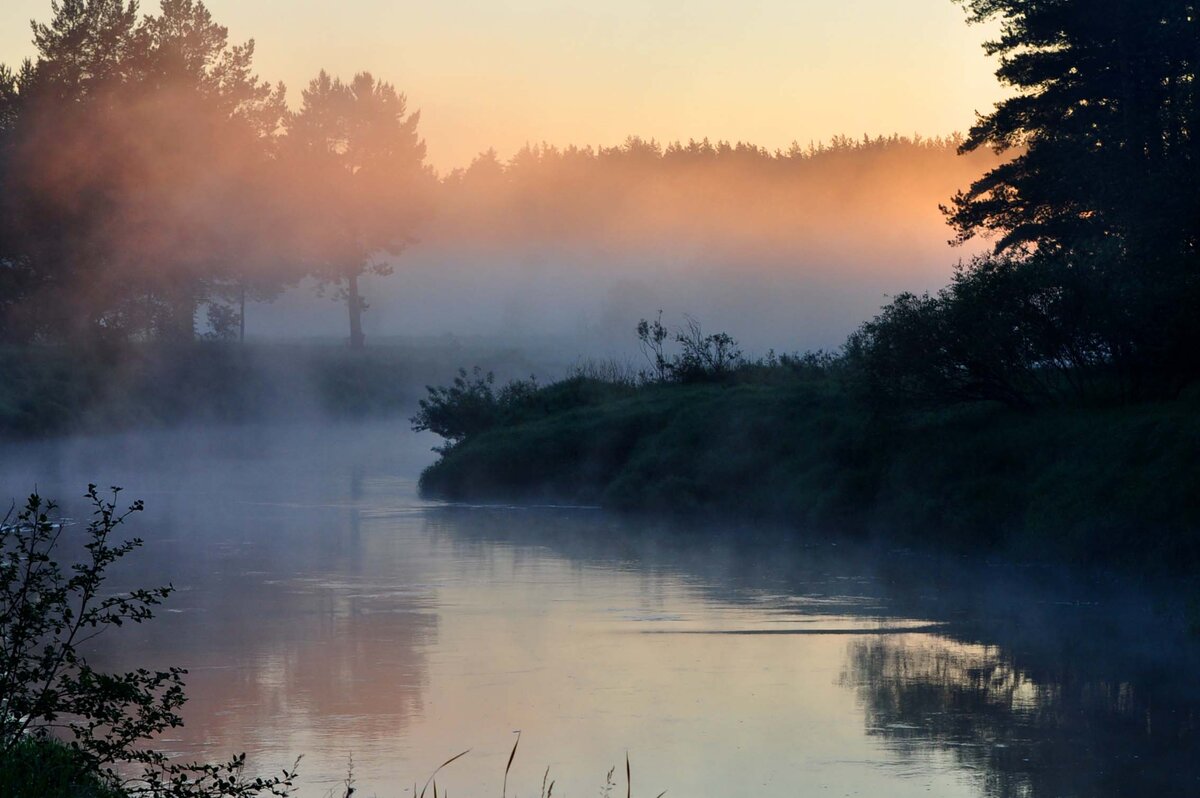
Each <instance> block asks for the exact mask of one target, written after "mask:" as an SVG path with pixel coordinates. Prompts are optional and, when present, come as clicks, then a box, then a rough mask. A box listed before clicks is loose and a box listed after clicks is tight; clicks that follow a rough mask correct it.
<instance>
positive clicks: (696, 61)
mask: <svg viewBox="0 0 1200 798" xmlns="http://www.w3.org/2000/svg"><path fill="white" fill-rule="evenodd" d="M155 6H156V4H155V3H154V0H150V1H149V2H145V3H144V4H143V8H144V9H146V10H149V9H150V8H152V7H155ZM208 7H209V9H210V10H211V11H212V12H213V15H214V17H215V18H216V19H217V20H218V21H220V22H221V23H223V24H225V25H227V26H228V27H229V28H230V33H231V36H232V38H234V39H235V40H242V39H245V38H250V37H253V38H255V39H256V40H257V42H258V68H259V72H260V74H261V75H262V76H263V77H266V78H269V79H271V80H283V81H284V82H286V83H287V84H288V87H289V90H290V93H291V98H292V100H293V102H294V101H296V100H297V99H298V97H299V89H300V88H301V87H302V86H303V84H304V83H306V82H307V80H308V78H310V77H311V76H312V75H313V74H315V72H316V71H317V70H318V69H320V68H322V67H324V68H326V69H328V70H330V71H332V72H335V73H338V74H342V75H347V76H348V75H349V74H351V73H353V72H354V71H356V70H360V69H369V70H371V71H373V72H375V73H376V74H377V75H379V76H381V77H384V78H386V79H388V80H391V81H393V82H394V83H396V84H397V86H398V87H399V88H401V89H402V90H403V91H406V92H407V93H408V95H409V98H410V102H411V104H412V106H413V107H416V108H420V109H421V110H422V113H423V117H422V129H423V132H424V135H425V137H426V139H427V140H428V144H429V154H430V158H431V160H432V162H433V163H434V165H435V166H437V167H438V168H439V169H442V170H445V169H448V168H450V167H453V166H458V165H463V164H465V163H466V162H468V161H469V160H470V158H471V157H472V155H473V154H475V153H476V152H479V151H480V150H483V149H486V148H487V147H489V146H494V147H496V148H497V149H498V150H499V151H500V152H501V154H502V155H503V156H508V155H510V154H511V153H512V152H513V151H514V150H515V149H516V148H518V147H519V146H521V145H522V144H523V143H525V142H526V141H541V140H545V141H549V142H552V143H557V144H566V143H578V144H603V145H608V144H615V143H618V142H620V141H621V140H622V139H624V137H625V136H626V135H628V134H631V133H635V134H638V135H641V136H644V137H647V138H649V137H654V138H658V139H659V140H665V141H669V140H674V139H685V140H686V139H687V138H689V137H695V138H702V137H705V136H707V137H709V138H712V139H719V138H723V139H731V140H739V139H740V140H748V141H753V142H755V143H757V144H760V145H763V146H767V147H786V146H787V144H788V143H789V142H791V141H792V140H798V141H800V142H802V143H808V142H809V141H810V140H824V139H828V138H829V137H830V136H832V135H835V134H838V133H845V134H849V135H854V136H858V135H861V134H863V133H871V134H878V133H892V132H902V133H914V132H915V133H922V134H928V135H935V134H942V133H949V132H952V131H956V130H965V129H966V127H968V126H969V125H970V123H971V121H972V120H973V118H974V113H975V111H977V110H978V111H983V110H987V109H988V108H990V106H991V105H992V103H993V102H995V100H996V99H997V98H998V97H999V96H1000V89H999V88H998V87H997V86H996V84H995V79H994V78H993V77H992V72H993V69H994V67H993V64H992V63H991V62H990V61H989V60H988V59H987V58H986V57H985V56H984V55H983V53H982V51H981V50H980V43H981V42H982V41H983V40H984V39H985V38H987V37H988V35H989V33H990V32H989V31H988V30H987V29H986V28H980V27H978V26H968V25H967V24H966V22H965V15H964V14H963V12H962V9H961V8H959V7H958V6H956V5H954V4H953V3H952V2H951V0H742V2H740V3H729V2H725V1H724V0H722V1H720V2H718V0H690V1H689V2H682V1H680V0H671V2H666V0H608V1H607V2H597V0H443V1H442V2H439V3H399V2H394V1H390V0H341V1H340V2H337V3H333V2H329V1H328V0H210V2H208ZM48 15H49V1H48V0H5V2H4V3H3V4H2V5H0V60H2V61H4V62H8V63H10V64H12V63H15V62H17V61H19V60H20V59H21V58H23V57H25V56H27V55H29V54H30V53H31V47H30V44H29V39H30V35H29V29H28V20H29V19H31V18H37V19H40V20H45V19H47V18H48Z"/></svg>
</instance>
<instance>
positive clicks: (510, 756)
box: [500, 729, 521, 798]
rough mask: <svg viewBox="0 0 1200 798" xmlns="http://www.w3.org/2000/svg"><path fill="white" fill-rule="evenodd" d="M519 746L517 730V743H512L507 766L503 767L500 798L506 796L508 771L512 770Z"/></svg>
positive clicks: (518, 731)
mask: <svg viewBox="0 0 1200 798" xmlns="http://www.w3.org/2000/svg"><path fill="white" fill-rule="evenodd" d="M520 744H521V730H520V729H517V741H516V742H515V743H513V750H512V753H510V754H509V755H508V764H507V765H505V766H504V784H503V785H502V786H501V787H500V798H506V796H507V795H508V771H510V770H512V763H513V759H515V758H516V756H517V746H518V745H520Z"/></svg>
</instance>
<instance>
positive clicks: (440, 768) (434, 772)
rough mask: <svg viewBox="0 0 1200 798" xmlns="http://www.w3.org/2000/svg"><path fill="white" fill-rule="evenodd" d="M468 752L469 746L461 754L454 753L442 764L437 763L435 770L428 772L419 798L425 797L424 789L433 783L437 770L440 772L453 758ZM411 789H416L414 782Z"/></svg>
mask: <svg viewBox="0 0 1200 798" xmlns="http://www.w3.org/2000/svg"><path fill="white" fill-rule="evenodd" d="M469 753H471V749H470V748H468V749H467V750H466V751H463V752H462V753H461V754H455V755H454V756H452V757H450V758H449V759H447V760H446V761H445V762H443V763H442V764H440V765H438V767H437V770H435V771H433V772H432V773H430V774H429V778H428V779H426V780H425V786H424V787H422V788H421V795H420V798H425V791H426V790H427V789H429V785H430V784H431V783H433V777H434V776H436V775H437V774H438V773H439V772H441V770H442V768H444V767H446V765H449V764H450V763H451V762H453V761H454V760H456V759H461V758H462V757H464V756H466V755H467V754H469ZM413 789H414V790H415V789H416V785H415V784H414V785H413ZM434 790H435V791H436V790H437V788H436V787H435V788H434Z"/></svg>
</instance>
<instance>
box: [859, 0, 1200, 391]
mask: <svg viewBox="0 0 1200 798" xmlns="http://www.w3.org/2000/svg"><path fill="white" fill-rule="evenodd" d="M957 1H958V2H960V3H961V4H962V5H963V6H965V7H966V9H967V11H968V13H969V15H970V18H971V20H972V21H975V22H984V21H989V20H997V21H999V22H1000V23H1001V33H1000V36H999V37H998V38H997V39H996V40H994V41H993V42H991V43H989V44H988V45H987V50H988V52H989V53H991V54H995V55H999V56H1000V57H1001V58H1000V68H999V70H998V72H997V76H998V77H999V78H1000V80H1001V82H1002V83H1004V84H1006V85H1008V86H1009V87H1011V88H1012V89H1013V90H1014V91H1013V93H1012V96H1010V97H1009V98H1007V99H1005V100H1003V101H1001V102H1000V103H999V104H998V105H997V106H996V108H995V109H994V110H993V111H992V112H991V113H989V114H986V115H984V116H982V117H981V118H980V119H979V121H978V122H977V124H976V125H975V126H974V127H973V128H972V130H971V132H970V135H969V137H968V138H967V139H966V141H965V142H964V143H963V151H964V152H971V151H975V150H978V149H980V148H985V147H990V148H993V149H995V150H996V151H998V152H1002V153H1007V154H1009V155H1011V156H1012V157H1011V158H1009V159H1008V160H1007V161H1005V162H1004V163H1002V164H1000V165H998V166H996V167H994V168H992V169H991V170H990V171H988V172H987V173H986V174H985V175H984V176H983V177H981V178H979V179H978V180H976V181H975V182H974V183H973V184H972V185H971V187H970V188H969V189H968V190H966V191H962V192H960V193H959V194H958V195H956V196H955V197H954V199H953V201H952V203H951V206H950V207H949V208H947V209H945V210H946V213H947V215H948V218H949V221H950V223H951V224H952V225H953V226H954V228H955V230H956V231H957V235H958V240H959V241H960V242H962V241H967V240H969V239H970V238H972V237H973V236H975V235H977V234H980V233H982V234H987V235H993V236H996V237H997V238H996V245H995V246H996V251H997V253H1002V254H1004V255H1005V256H1006V260H1004V261H1003V270H1004V271H1005V272H1006V275H1005V277H1006V281H1007V282H1006V289H1009V290H1013V291H1024V292H1025V293H1024V295H1021V296H1017V295H1016V294H1012V295H1011V296H1010V297H1009V298H1010V299H1012V300H1013V302H1012V303H1010V304H1009V305H1008V306H1005V307H1002V308H999V309H995V310H993V309H991V308H987V307H984V306H979V305H971V304H969V303H964V305H963V307H962V308H961V309H960V310H955V309H953V308H951V307H950V305H951V304H952V303H954V302H956V301H958V295H959V294H960V293H961V290H960V288H970V287H972V286H974V285H976V284H981V283H983V282H987V281H988V280H990V279H991V274H990V273H989V271H994V270H989V269H988V268H979V267H980V265H981V264H976V267H974V268H973V269H972V271H973V272H977V273H978V274H972V275H971V279H970V280H967V281H960V283H961V285H956V286H954V287H952V288H951V290H950V292H949V294H946V295H939V297H938V298H937V299H936V300H935V301H934V302H933V303H932V304H931V303H926V304H925V305H924V306H923V308H924V310H925V311H928V313H927V314H926V316H927V317H931V314H932V311H933V309H934V307H935V306H937V307H939V308H941V310H943V311H945V312H946V313H944V314H942V315H943V316H945V315H951V316H954V317H955V318H956V319H957V320H960V321H965V322H967V324H965V325H960V326H959V327H958V328H957V329H956V330H953V331H951V333H950V334H951V335H952V336H954V337H962V336H966V335H969V334H970V332H971V330H972V329H973V328H974V327H979V326H988V324H989V322H988V321H987V320H985V319H983V318H977V319H965V317H966V316H967V315H968V314H976V315H979V316H982V315H985V314H994V315H995V316H996V317H997V318H996V319H995V324H994V325H993V326H1000V325H1011V326H1013V327H1021V326H1022V325H1026V324H1031V323H1032V324H1034V325H1035V326H1034V327H1031V328H1030V329H1023V330H1016V331H1015V335H1014V336H1012V337H1013V338H1014V339H1017V338H1019V339H1023V340H1021V341H1015V340H1014V341H1012V343H1013V344H1014V345H1024V344H1031V345H1032V349H1033V350H1034V353H1035V357H1033V358H1032V359H1028V358H1026V359H1025V360H1026V362H1025V363H1024V364H1023V365H1022V366H1021V368H1024V369H1025V370H1027V371H1028V370H1029V369H1035V370H1041V369H1043V368H1045V367H1046V366H1047V365H1049V366H1051V367H1052V368H1056V367H1057V365H1058V362H1059V361H1060V360H1061V358H1062V355H1063V354H1064V352H1065V353H1066V354H1067V356H1068V358H1069V359H1082V360H1084V361H1086V365H1085V366H1083V367H1078V368H1074V369H1073V373H1072V374H1070V375H1069V376H1070V378H1071V379H1072V380H1074V381H1077V382H1079V383H1084V384H1094V382H1095V381H1094V371H1095V370H1096V369H1095V368H1093V366H1094V365H1096V362H1097V361H1099V362H1100V363H1101V364H1102V366H1103V368H1104V369H1107V370H1108V371H1109V372H1111V376H1112V378H1113V380H1115V381H1116V382H1117V383H1119V385H1118V387H1117V388H1116V390H1109V388H1108V387H1106V388H1105V389H1104V392H1106V393H1110V394H1116V395H1117V396H1119V397H1120V398H1121V399H1122V400H1126V401H1132V400H1144V399H1158V398H1166V397H1170V396H1173V395H1175V394H1177V393H1178V391H1179V390H1180V389H1181V388H1182V386H1183V385H1186V384H1187V383H1188V382H1190V381H1192V380H1195V379H1196V378H1198V377H1200V358H1197V357H1196V356H1195V353H1196V351H1197V348H1198V347H1200V323H1198V322H1197V321H1196V314H1195V312H1194V308H1195V306H1196V300H1197V298H1200V259H1198V258H1200V256H1198V254H1197V252H1198V251H1200V250H1198V248H1197V247H1198V245H1200V191H1197V188H1196V186H1197V183H1196V181H1195V179H1194V176H1195V175H1196V174H1197V170H1200V138H1198V137H1197V134H1196V131H1197V129H1198V125H1197V121H1198V115H1200V93H1198V92H1200V88H1198V86H1200V81H1198V80H1197V71H1198V69H1200V59H1198V58H1197V50H1196V47H1195V41H1196V31H1195V27H1196V9H1195V8H1194V6H1193V5H1192V4H1191V3H1178V2H1170V0H1100V1H1099V2H1097V0H1057V2H1035V0H957ZM987 265H988V264H986V263H985V264H982V266H984V267H986V266H987ZM1019 272H1027V273H1026V274H1019ZM904 303H906V304H907V305H910V306H911V305H912V302H911V298H908V297H906V298H904ZM1014 305H1015V306H1016V307H1014ZM1037 305H1040V307H1037V308H1036V311H1035V315H1036V316H1037V317H1038V318H1036V319H1034V320H1033V321H1032V322H1031V321H1030V319H1029V318H1028V317H1027V315H1026V314H1024V313H1022V312H1021V311H1023V310H1027V309H1029V308H1030V307H1032V306H1037ZM911 309H912V308H911V307H908V308H905V307H901V306H899V305H898V306H896V307H895V308H893V312H891V313H890V314H888V313H886V312H885V315H887V316H889V318H884V317H881V319H880V320H879V323H880V325H882V326H883V327H888V326H891V325H893V322H894V321H895V320H896V317H897V316H898V315H900V314H902V313H907V312H908V311H909V310H911ZM960 311H961V312H960ZM932 315H937V314H932ZM1037 325H1041V326H1040V327H1039V326H1037ZM1047 326H1048V327H1049V328H1050V329H1049V330H1047ZM1047 332H1049V336H1050V337H1049V338H1046V337H1045V334H1046V333H1047ZM1046 350H1050V351H1046ZM1047 360H1048V361H1049V363H1047ZM912 366H913V368H919V367H918V366H917V365H916V364H915V363H914V364H912ZM955 367H956V368H959V369H963V368H967V364H966V362H965V361H963V360H961V359H960V360H959V361H958V362H957V363H956V366H955ZM992 367H993V369H994V370H997V371H1002V372H1006V373H1007V374H1008V375H1010V377H1011V375H1012V373H1013V368H1012V364H1011V363H996V364H993V365H992ZM1026 376H1028V375H1026ZM1062 376H1068V375H1062ZM1005 381H1007V382H1009V383H1010V385H1009V387H1010V388H1011V387H1015V386H1014V385H1013V383H1014V382H1016V381H1020V380H1016V379H1011V378H1005ZM1018 392H1021V393H1024V395H1023V396H1022V397H1020V401H1022V402H1027V403H1034V402H1037V401H1039V397H1038V396H1037V392H1024V391H1021V390H1020V389H1018ZM1076 393H1081V394H1084V395H1086V396H1087V397H1088V398H1089V399H1095V398H1097V397H1096V394H1095V393H1094V391H1092V390H1091V388H1084V389H1083V390H1079V388H1078V387H1077V388H1076ZM946 398H953V393H950V394H947V395H946Z"/></svg>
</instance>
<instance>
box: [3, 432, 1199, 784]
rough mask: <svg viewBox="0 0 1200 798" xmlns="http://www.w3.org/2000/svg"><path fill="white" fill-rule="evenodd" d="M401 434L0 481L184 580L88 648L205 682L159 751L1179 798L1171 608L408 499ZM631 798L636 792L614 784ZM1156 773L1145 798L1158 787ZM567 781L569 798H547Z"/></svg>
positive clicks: (229, 445)
mask: <svg viewBox="0 0 1200 798" xmlns="http://www.w3.org/2000/svg"><path fill="white" fill-rule="evenodd" d="M433 442H434V440H433V438H432V437H430V436H425V435H414V434H413V433H411V432H408V431H407V429H406V425H404V424H402V423H400V422H375V423H367V424H343V425H318V424H307V425H304V426H299V427H297V426H274V427H253V426H250V427H240V428H209V429H204V430H175V431H163V432H157V433H129V434H120V435H112V436H104V437H96V438H88V439H76V440H69V441H59V442H48V443H38V444H28V445H21V446H14V447H12V448H10V449H9V450H8V451H9V456H8V457H6V458H5V459H4V462H3V464H2V465H0V469H2V470H0V483H2V484H5V485H7V486H20V485H26V484H32V483H34V482H36V483H37V485H38V488H39V490H40V491H41V492H42V493H43V495H46V496H54V497H58V498H62V499H65V500H66V511H67V513H68V514H71V513H72V511H73V509H74V508H77V507H78V506H79V505H78V504H77V503H75V502H73V501H71V499H72V497H75V496H78V495H79V494H80V492H81V488H82V487H83V484H84V483H85V482H87V481H89V480H101V481H102V482H103V483H115V484H121V485H124V486H125V488H126V492H125V493H124V494H123V495H124V496H125V497H127V498H129V499H133V498H144V499H145V500H146V503H147V511H146V512H145V513H144V514H143V515H141V516H138V517H137V518H136V520H135V522H134V526H132V527H130V528H129V529H128V530H127V531H128V532H129V533H130V534H138V535H140V536H142V537H144V538H145V539H146V545H145V547H144V548H143V549H142V550H140V551H139V552H137V553H136V554H135V555H133V556H132V557H131V559H130V561H128V562H127V563H125V564H124V565H123V567H122V569H121V571H120V572H119V573H117V574H115V575H114V581H115V583H116V585H115V586H117V587H120V586H123V585H133V584H139V585H143V584H151V583H157V582H165V581H171V582H173V583H174V584H175V586H176V587H177V588H178V593H176V595H174V596H173V597H172V598H171V599H170V601H169V602H168V604H167V605H166V607H165V611H164V612H162V613H161V615H160V617H159V618H157V619H156V620H155V621H153V622H151V623H149V624H147V625H144V626H141V627H136V628H132V629H122V630H120V634H119V635H113V636H112V637H110V638H108V639H107V640H105V639H103V638H102V639H101V640H100V641H98V646H97V648H96V650H95V652H94V658H95V661H96V664H97V665H101V666H104V667H112V668H118V669H124V668H131V667H140V666H145V667H161V666H165V665H168V664H177V665H182V666H185V667H187V668H189V669H190V674H189V676H188V678H187V683H188V694H189V696H190V697H191V701H190V703H189V704H188V705H187V707H185V712H184V716H185V720H186V725H185V727H184V728H183V729H181V730H179V732H178V734H177V735H176V736H173V737H172V738H171V739H169V740H167V741H166V742H165V747H167V748H169V749H170V750H173V751H177V752H179V753H181V754H182V753H187V754H190V755H197V756H201V757H210V758H218V757H221V756H224V755H228V754H229V753H232V752H235V751H238V750H243V749H244V750H246V751H248V752H249V754H250V759H251V760H252V762H253V764H254V766H255V768H256V769H259V770H270V769H274V768H277V767H282V766H284V765H286V764H290V763H291V761H292V759H293V758H294V757H295V755H297V754H303V755H304V759H303V760H302V763H301V773H302V776H303V778H302V784H303V788H302V790H301V793H300V795H302V796H312V798H317V796H323V795H326V794H327V793H328V791H329V790H330V789H331V788H334V787H335V786H336V785H337V784H338V783H339V782H340V779H341V778H342V776H343V775H344V771H345V767H346V763H347V760H348V758H349V757H350V756H351V755H353V758H354V762H355V766H354V767H355V775H356V778H357V779H358V787H359V789H360V790H361V791H362V792H364V793H366V794H376V793H377V794H379V795H381V796H386V795H403V794H405V792H404V791H405V790H406V789H407V788H408V785H411V784H412V783H413V782H414V781H416V782H417V783H418V785H419V784H420V783H422V782H423V781H424V779H425V778H426V776H427V775H428V773H429V772H430V771H432V769H433V768H434V767H436V766H437V764H439V763H440V762H442V761H444V760H445V759H447V758H448V757H449V756H451V755H453V754H455V753H458V752H459V751H462V750H464V749H467V748H471V749H472V752H471V754H469V755H468V756H466V757H464V758H463V759H462V760H459V761H458V762H456V763H455V764H454V765H453V766H452V767H451V768H449V769H448V770H447V771H446V772H444V773H443V774H442V775H440V776H439V785H440V786H441V787H442V788H445V787H449V788H450V789H451V790H452V791H453V792H455V793H458V794H489V791H491V792H494V791H495V790H497V789H498V786H499V782H500V778H501V776H502V774H503V770H504V763H505V760H506V758H507V756H508V752H509V749H510V747H511V744H512V732H513V730H515V729H520V730H521V731H522V743H521V749H520V751H519V752H518V756H517V759H516V762H515V764H514V769H513V774H512V776H511V777H510V779H509V786H510V791H512V790H513V788H514V787H515V788H516V789H515V791H516V792H519V794H529V793H530V792H533V791H536V789H537V787H538V785H539V784H540V783H541V779H542V775H543V772H544V769H545V768H546V767H547V766H550V768H551V778H556V779H558V787H557V788H556V790H555V794H566V795H588V794H595V791H596V790H598V789H599V787H600V785H601V784H602V783H603V777H604V773H605V771H607V769H608V767H609V766H610V765H614V764H618V763H620V762H621V760H622V758H623V757H624V755H625V752H626V751H628V752H629V755H630V758H631V761H632V763H633V778H634V790H635V793H638V794H651V795H655V794H658V792H660V791H661V790H663V789H669V790H670V791H671V793H675V794H682V795H735V794H747V792H750V793H752V794H755V795H763V796H795V795H800V796H818V795H825V794H829V793H830V792H831V791H832V792H836V793H839V794H840V793H850V794H853V793H855V792H857V793H859V794H863V795H888V796H918V795H927V794H930V793H932V794H936V795H939V796H1004V797H1005V798H1007V796H1034V797H1035V798H1042V797H1043V796H1058V795H1063V794H1080V795H1089V796H1098V797H1099V798H1109V797H1110V796H1111V797H1116V796H1134V795H1146V794H1154V795H1187V794H1192V793H1193V792H1194V791H1195V789H1196V787H1197V785H1198V784H1200V781H1198V777H1200V772H1198V771H1197V769H1196V764H1195V763H1196V762H1197V761H1200V759H1198V758H1197V756H1196V755H1197V753H1200V752H1197V751H1196V748H1195V741H1194V739H1193V738H1192V736H1191V735H1190V734H1188V733H1187V730H1188V729H1190V728H1191V726H1192V725H1193V724H1194V722H1195V718H1196V713H1197V710H1198V709H1200V693H1198V691H1197V686H1196V683H1195V680H1194V678H1193V674H1194V673H1195V667H1196V665H1197V664H1200V661H1198V656H1200V651H1198V650H1197V646H1196V644H1195V642H1194V641H1193V640H1192V639H1191V638H1189V637H1188V636H1187V634H1186V632H1185V624H1184V623H1183V620H1182V615H1181V609H1180V608H1179V607H1177V606H1175V605H1174V604H1173V603H1172V602H1171V601H1170V600H1167V599H1164V598H1163V597H1161V596H1156V595H1154V594H1153V593H1150V592H1147V591H1146V589H1144V588H1139V587H1137V586H1136V585H1133V584H1127V583H1125V582H1122V581H1120V580H1118V579H1115V578H1111V577H1105V576H1102V575H1090V576H1088V575H1083V574H1078V573H1073V572H1071V571H1069V570H1066V569H1057V568H1049V567H1041V566H1038V567H1032V566H1025V565H1022V564H1020V563H1015V564H1004V563H989V562H987V561H983V560H975V559H971V558H963V557H954V556H933V555H926V554H921V553H917V552H911V551H903V550H895V549H890V548H887V547H875V546H870V545H858V544H854V543H851V542H846V541H844V540H843V541H840V542H834V541H832V540H828V539H824V538H819V537H814V536H811V535H804V534H800V535H781V534H777V533H775V532H774V531H772V530H770V529H765V528H761V527H756V526H754V525H749V524H746V525H738V524H735V523H731V524H726V525H723V526H721V527H719V528H713V529H707V528H702V527H695V526H687V525H682V526H681V525H679V524H668V523H664V522H661V521H653V520H648V519H638V518H621V517H616V516H612V515H609V514H606V513H603V512H600V511H598V510H589V509H562V508H559V509H555V508H546V507H542V508H537V507H525V508H519V507H496V506H492V507H471V506H450V505H443V504H439V503H432V502H427V501H422V500H420V499H418V498H417V497H416V495H415V477H416V475H417V473H418V472H419V470H420V468H421V467H423V465H425V464H426V463H428V462H429V461H430V460H431V458H432V455H431V454H430V452H429V451H428V448H429V446H430V445H431V444H432V443H433ZM622 786H623V785H622ZM1148 787H1149V792H1148V791H1147V788H1148ZM560 791H561V792H560Z"/></svg>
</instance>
